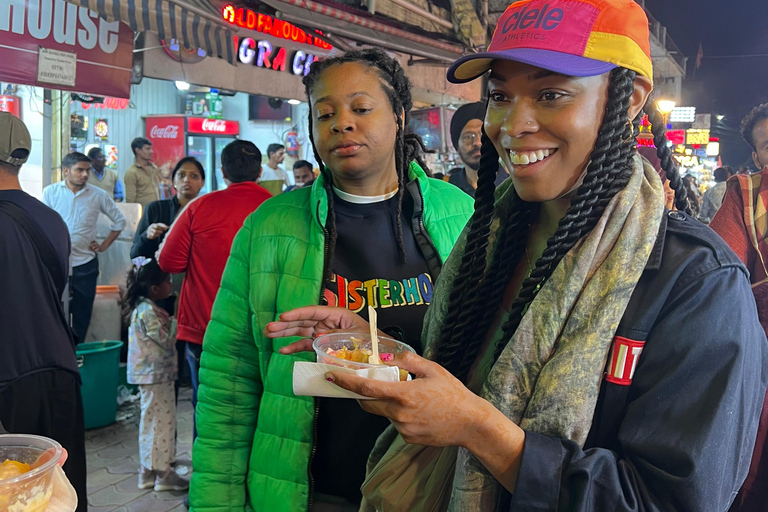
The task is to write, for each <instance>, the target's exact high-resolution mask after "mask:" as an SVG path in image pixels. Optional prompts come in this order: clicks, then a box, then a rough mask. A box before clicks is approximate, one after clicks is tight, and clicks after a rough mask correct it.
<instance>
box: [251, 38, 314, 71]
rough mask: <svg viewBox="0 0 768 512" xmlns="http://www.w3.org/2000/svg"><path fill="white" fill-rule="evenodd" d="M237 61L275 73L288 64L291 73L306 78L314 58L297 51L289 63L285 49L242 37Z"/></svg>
mask: <svg viewBox="0 0 768 512" xmlns="http://www.w3.org/2000/svg"><path fill="white" fill-rule="evenodd" d="M237 60H239V61H240V62H242V63H243V64H253V65H254V66H259V67H260V68H267V69H274V70H275V71H285V69H286V67H288V66H289V64H290V68H289V71H290V72H291V73H293V74H294V75H300V76H306V75H307V73H309V67H310V66H311V65H312V63H313V62H314V61H315V56H314V55H312V54H311V53H306V52H303V51H301V50H299V51H297V52H295V53H294V54H293V57H292V58H291V60H290V63H289V61H288V52H287V51H286V50H285V48H280V47H273V46H272V43H270V42H269V41H256V40H255V39H251V38H250V37H244V38H242V39H241V40H240V45H239V48H238V51H237Z"/></svg>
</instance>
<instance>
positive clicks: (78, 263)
mask: <svg viewBox="0 0 768 512" xmlns="http://www.w3.org/2000/svg"><path fill="white" fill-rule="evenodd" d="M61 168H62V173H63V174H64V180H63V181H60V182H58V183H54V184H53V185H48V186H47V187H45V189H44V190H43V203H45V204H46V205H47V206H48V207H50V208H52V209H54V210H56V212H58V214H59V215H61V218H62V219H64V222H65V223H66V225H67V229H68V230H69V236H70V238H71V239H72V255H71V257H70V264H71V265H72V281H71V288H72V299H71V301H70V308H69V309H70V312H71V314H72V328H73V330H74V331H75V334H77V336H78V338H79V341H80V342H83V341H85V335H86V333H87V332H88V325H89V324H90V322H91V312H92V311H93V300H94V298H95V297H96V281H97V279H98V277H99V259H98V258H97V256H96V254H97V253H100V252H104V251H106V250H107V249H108V248H109V246H110V245H112V242H114V241H115V239H116V238H117V237H118V235H119V234H120V232H121V231H122V230H123V229H124V228H125V216H123V213H122V212H121V211H120V210H119V209H118V207H117V205H115V202H114V201H113V200H112V198H111V197H109V194H107V193H106V192H104V191H103V190H101V189H99V188H97V187H94V186H92V185H88V175H89V173H90V169H91V160H90V159H89V158H88V157H87V156H85V155H84V154H82V153H70V154H68V155H67V156H65V157H64V158H63V160H62V162H61ZM99 213H103V214H105V215H106V216H107V217H109V218H110V219H111V220H112V226H110V230H111V231H110V233H109V236H107V238H106V239H105V240H104V242H102V243H101V244H99V243H98V242H96V223H97V221H98V220H99Z"/></svg>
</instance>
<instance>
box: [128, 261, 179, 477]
mask: <svg viewBox="0 0 768 512" xmlns="http://www.w3.org/2000/svg"><path fill="white" fill-rule="evenodd" d="M170 294H171V276H170V274H167V273H166V272H163V271H162V270H160V267H159V266H158V264H157V261H155V260H153V259H149V258H145V257H143V256H139V257H138V258H134V259H133V269H132V270H131V271H130V272H129V273H128V282H127V290H126V294H125V302H124V304H123V312H124V314H126V316H127V315H128V314H130V321H131V322H130V327H129V330H128V339H129V341H128V382H129V383H130V384H137V385H138V386H139V391H140V394H141V423H140V425H139V457H140V460H141V470H140V472H139V489H150V488H154V489H155V491H183V490H186V489H188V488H189V482H188V481H187V480H186V479H184V478H182V477H180V476H178V475H177V474H176V472H175V471H174V470H173V469H172V468H171V461H172V460H173V456H174V453H175V446H174V445H175V439H176V435H175V432H176V401H175V396H174V387H173V383H174V381H175V380H176V375H177V373H178V362H177V357H176V343H175V340H176V320H175V319H172V318H171V317H170V316H169V315H168V313H167V312H166V311H165V310H164V309H162V308H160V307H158V306H157V304H156V303H157V301H158V300H162V299H167V298H168V296H169V295H170Z"/></svg>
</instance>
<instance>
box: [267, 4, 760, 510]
mask: <svg viewBox="0 0 768 512" xmlns="http://www.w3.org/2000/svg"><path fill="white" fill-rule="evenodd" d="M487 71H490V80H489V89H488V96H489V101H488V109H487V113H486V117H485V125H484V128H485V136H484V138H483V146H482V158H481V164H480V169H479V186H478V189H477V195H476V203H475V213H474V215H473V217H472V220H471V222H470V223H469V225H468V226H467V228H466V229H465V231H464V233H463V234H462V236H461V237H460V239H459V241H458V242H457V245H456V247H455V249H454V251H453V253H452V254H451V256H450V257H449V259H448V261H447V262H446V265H445V268H444V270H443V274H442V276H441V278H440V282H439V283H438V286H437V287H436V289H435V294H434V296H433V302H432V304H431V305H430V307H429V311H428V312H427V315H426V318H425V325H424V330H423V336H422V342H423V343H424V345H425V346H426V350H425V357H426V358H421V357H418V356H410V355H406V356H405V357H403V358H402V359H399V360H396V362H395V363H394V364H397V365H399V366H400V367H402V368H405V369H407V370H409V371H410V372H411V373H412V374H414V375H415V377H416V378H415V379H414V380H412V381H410V382H402V383H383V382H378V381H371V380H366V379H362V378H359V377H356V376H351V375H348V374H344V373H341V372H331V373H329V374H327V375H326V377H327V378H329V379H331V380H332V381H333V382H335V383H336V384H338V385H339V386H341V387H343V388H346V389H349V390H352V391H355V392H357V393H361V394H363V395H367V396H368V397H371V398H375V400H371V401H363V402H361V403H362V407H363V408H364V409H365V410H367V411H369V412H371V413H374V414H379V415H383V416H386V417H388V418H390V420H391V421H392V423H393V428H390V429H389V430H388V431H387V432H385V433H384V434H383V435H382V437H381V438H380V439H379V442H378V443H377V446H376V448H375V449H374V451H373V453H372V454H371V458H370V460H369V472H368V477H367V480H366V482H365V483H364V484H363V487H362V490H363V494H364V496H365V497H366V499H367V505H368V506H369V507H370V509H373V508H375V509H376V510H379V511H405V510H419V511H433V510H434V511H438V510H451V511H485V510H567V511H587V510H590V511H597V510H599V511H609V510H610V511H618V510H697V511H702V510H704V511H707V510H711V511H722V510H725V509H727V508H728V506H729V504H730V503H731V501H732V499H733V496H735V494H736V492H737V491H738V490H739V487H740V486H741V483H742V482H743V480H744V477H745V475H746V472H747V469H748V467H749V460H750V457H751V454H752V447H753V445H754V440H755V434H756V430H757V423H758V417H759V413H760V407H761V405H762V400H763V397H764V396H765V389H766V372H765V370H764V368H766V367H767V366H766V340H765V336H764V334H763V333H762V330H761V328H760V324H759V322H758V319H757V312H756V309H755V305H754V301H753V300H752V298H751V296H750V293H749V291H750V289H749V280H748V278H747V273H746V270H745V268H744V267H743V266H742V265H741V263H740V262H739V261H738V259H737V258H736V257H735V256H734V255H733V254H732V253H731V252H730V251H729V250H728V249H727V248H726V246H725V244H724V243H723V242H722V240H720V239H719V238H718V237H717V236H716V235H715V234H714V233H713V232H712V231H711V230H710V229H709V228H707V227H705V226H703V225H702V224H700V223H698V222H697V221H695V220H694V219H693V218H691V217H689V216H688V215H686V214H685V213H683V212H682V211H668V210H666V209H665V208H664V193H663V190H662V184H661V180H659V177H658V175H657V174H656V171H655V170H654V169H653V168H651V167H650V166H648V165H646V164H645V163H644V161H643V160H642V159H641V158H640V157H638V156H637V155H636V148H635V146H636V140H635V136H636V134H637V126H638V124H639V121H640V119H641V113H642V109H643V107H644V105H645V104H646V101H647V99H648V96H649V94H650V92H651V89H652V77H653V70H652V66H651V58H650V46H649V40H648V20H647V18H646V16H645V14H644V12H643V10H642V8H641V7H640V6H638V5H637V4H636V3H635V2H633V1H631V0H592V1H588V0H528V1H521V2H515V3H513V4H512V5H511V6H510V7H509V8H508V9H507V10H506V12H505V13H504V15H503V16H502V17H501V18H500V19H499V22H498V26H497V28H496V32H495V34H494V37H493V41H492V42H491V45H490V47H489V51H488V52H486V53H480V54H475V55H471V56H467V57H464V58H462V59H460V60H459V61H458V62H456V63H455V64H454V65H453V66H452V67H451V68H450V70H449V72H448V78H449V80H450V81H452V82H466V81H469V80H473V79H476V78H478V77H479V76H481V75H482V74H484V73H485V72H487ZM646 113H647V114H648V115H649V117H650V120H651V123H652V124H653V125H654V130H653V132H654V136H655V143H656V146H657V147H658V148H659V151H658V153H659V157H660V158H661V162H662V167H663V169H664V171H665V172H666V175H667V177H668V178H669V181H670V183H671V186H672V187H673V188H674V190H675V191H676V200H677V207H678V208H679V209H680V210H686V208H687V200H686V193H685V190H684V188H683V184H682V182H681V180H680V176H679V175H678V173H677V170H676V169H675V166H674V164H673V162H672V160H671V158H670V153H669V149H668V147H667V141H666V138H665V137H664V128H663V123H662V122H661V119H660V116H659V115H658V113H657V112H656V111H655V109H654V108H652V107H648V109H647V112H646ZM498 158H501V160H502V161H503V162H504V164H505V166H506V167H507V169H508V170H509V171H510V175H511V180H507V182H506V183H505V184H504V185H502V186H501V187H499V189H498V190H497V192H496V195H495V196H494V192H493V179H494V176H495V171H496V165H497V160H498ZM725 311H728V314H727V315H725V314H724V313H725ZM341 324H346V325H345V327H347V328H348V327H349V326H350V325H354V326H355V327H356V328H360V329H361V330H365V329H367V325H366V324H365V323H364V322H362V321H360V320H359V319H356V318H355V317H354V315H350V314H349V313H348V312H345V311H342V310H338V309H327V308H318V307H311V308H303V309H300V310H296V311H293V312H290V313H286V314H283V315H281V321H280V322H275V323H272V324H269V325H268V326H267V330H268V331H269V332H270V335H271V336H273V337H278V336H286V335H300V336H315V335H316V334H317V333H318V332H327V331H328V330H329V329H333V328H337V327H339V325H341ZM306 346H307V343H306V342H298V343H296V344H294V345H293V346H291V347H289V348H286V349H284V350H283V352H284V353H288V352H292V351H296V350H302V349H306Z"/></svg>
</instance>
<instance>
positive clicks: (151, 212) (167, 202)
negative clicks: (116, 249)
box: [131, 196, 181, 258]
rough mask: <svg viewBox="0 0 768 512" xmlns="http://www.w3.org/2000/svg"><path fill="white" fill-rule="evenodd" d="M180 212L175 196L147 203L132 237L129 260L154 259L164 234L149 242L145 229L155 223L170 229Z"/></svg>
mask: <svg viewBox="0 0 768 512" xmlns="http://www.w3.org/2000/svg"><path fill="white" fill-rule="evenodd" d="M180 210H181V205H180V204H179V200H178V198H176V197H175V196H174V197H173V198H171V199H163V200H161V201H152V202H151V203H149V204H148V205H147V207H146V208H145V209H144V215H142V216H141V220H140V221H139V226H138V227H137V228H136V234H135V235H134V236H133V245H132V246H131V258H136V257H138V256H144V257H145V258H154V257H155V253H156V252H157V250H158V249H159V248H160V243H161V242H162V241H163V238H165V233H163V234H161V235H160V236H159V237H157V238H155V239H153V240H150V239H148V238H147V228H148V227H149V226H150V225H151V224H154V223H156V222H162V223H163V224H165V225H166V226H169V227H170V225H171V223H173V220H174V219H175V218H176V215H178V214H179V211H180ZM166 233H167V231H166Z"/></svg>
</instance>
